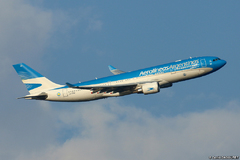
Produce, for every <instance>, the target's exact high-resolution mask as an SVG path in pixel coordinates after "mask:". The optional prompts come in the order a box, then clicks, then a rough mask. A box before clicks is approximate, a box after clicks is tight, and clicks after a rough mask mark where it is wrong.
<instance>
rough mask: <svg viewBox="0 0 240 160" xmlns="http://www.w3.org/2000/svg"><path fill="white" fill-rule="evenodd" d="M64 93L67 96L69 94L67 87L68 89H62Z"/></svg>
mask: <svg viewBox="0 0 240 160" xmlns="http://www.w3.org/2000/svg"><path fill="white" fill-rule="evenodd" d="M62 93H63V97H67V96H68V90H67V88H66V89H63V90H62Z"/></svg>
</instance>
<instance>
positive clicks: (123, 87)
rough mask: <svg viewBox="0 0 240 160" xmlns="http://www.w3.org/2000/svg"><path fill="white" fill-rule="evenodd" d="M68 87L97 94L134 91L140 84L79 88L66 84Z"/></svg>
mask: <svg viewBox="0 0 240 160" xmlns="http://www.w3.org/2000/svg"><path fill="white" fill-rule="evenodd" d="M66 85H67V86H68V87H70V88H77V89H90V90H92V91H93V93H96V92H107V93H108V92H123V91H126V90H134V89H135V88H136V86H137V85H138V84H136V83H128V84H124V85H123V84H119V85H108V86H107V85H99V86H91V85H88V86H77V85H73V84H70V83H66Z"/></svg>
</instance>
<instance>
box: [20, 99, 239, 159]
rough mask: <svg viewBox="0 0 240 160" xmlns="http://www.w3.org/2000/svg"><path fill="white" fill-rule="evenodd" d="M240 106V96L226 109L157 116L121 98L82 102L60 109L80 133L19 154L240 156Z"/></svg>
mask: <svg viewBox="0 0 240 160" xmlns="http://www.w3.org/2000/svg"><path fill="white" fill-rule="evenodd" d="M236 106H237V107H236ZM239 106H240V105H239V102H238V101H231V102H229V104H228V105H226V107H225V108H223V109H213V110H206V111H204V112H201V113H189V114H186V115H178V116H174V117H164V116H161V117H155V116H153V115H152V114H151V113H149V112H148V111H146V110H142V109H139V108H137V107H134V106H121V105H119V102H118V101H115V100H110V101H98V102H93V103H86V104H83V105H76V107H74V109H73V110H72V111H60V112H59V113H58V122H59V125H60V128H62V129H63V130H64V129H65V130H68V131H69V132H74V133H73V134H72V133H71V136H70V137H68V138H66V139H65V141H64V142H63V143H59V144H57V145H51V146H49V147H48V148H47V149H46V150H41V151H37V152H32V153H31V154H29V153H26V154H22V155H21V156H20V157H18V159H62V160H64V159H79V158H81V159H88V160H89V159H138V160H139V159H170V160H171V159H199V160H200V159H207V158H208V156H210V155H236V154H238V149H239V147H240V146H239V143H238V142H239V140H240V138H239V133H240V128H239V127H237V126H238V123H239V120H240V118H239V117H240V116H239V115H240V110H239ZM59 131H60V130H59ZM59 134H61V133H59Z"/></svg>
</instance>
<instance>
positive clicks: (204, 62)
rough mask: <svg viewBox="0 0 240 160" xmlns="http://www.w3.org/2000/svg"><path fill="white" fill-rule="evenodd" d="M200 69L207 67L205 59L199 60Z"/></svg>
mask: <svg viewBox="0 0 240 160" xmlns="http://www.w3.org/2000/svg"><path fill="white" fill-rule="evenodd" d="M200 62H201V65H202V67H207V63H206V60H205V59H201V60H200Z"/></svg>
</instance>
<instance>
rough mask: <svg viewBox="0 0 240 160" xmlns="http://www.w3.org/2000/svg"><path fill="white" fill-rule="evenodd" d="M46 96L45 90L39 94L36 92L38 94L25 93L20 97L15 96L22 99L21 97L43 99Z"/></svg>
mask: <svg viewBox="0 0 240 160" xmlns="http://www.w3.org/2000/svg"><path fill="white" fill-rule="evenodd" d="M47 97H48V95H47V93H45V92H42V93H40V94H38V95H31V94H30V95H26V96H24V97H20V98H17V99H22V98H24V99H36V100H45V99H47Z"/></svg>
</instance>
